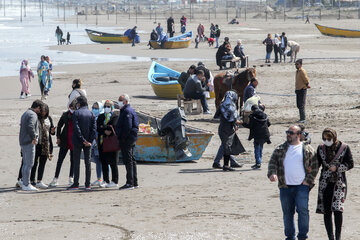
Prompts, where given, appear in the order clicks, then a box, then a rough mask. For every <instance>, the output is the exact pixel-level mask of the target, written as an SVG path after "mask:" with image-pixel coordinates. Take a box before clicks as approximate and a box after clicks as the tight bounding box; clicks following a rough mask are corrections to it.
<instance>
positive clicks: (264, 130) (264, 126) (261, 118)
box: [248, 109, 270, 143]
mask: <svg viewBox="0 0 360 240" xmlns="http://www.w3.org/2000/svg"><path fill="white" fill-rule="evenodd" d="M249 120H250V121H249V128H250V134H249V138H248V140H249V141H250V140H251V139H254V141H255V142H257V143H264V142H267V143H270V132H269V128H268V127H269V126H270V121H269V118H268V116H267V115H266V113H264V112H263V111H261V110H260V109H257V110H255V111H254V112H253V113H252V114H250V116H249Z"/></svg>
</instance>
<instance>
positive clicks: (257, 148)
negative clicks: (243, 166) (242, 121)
mask: <svg viewBox="0 0 360 240" xmlns="http://www.w3.org/2000/svg"><path fill="white" fill-rule="evenodd" d="M263 146H264V143H261V144H260V143H257V142H256V141H255V140H254V153H255V160H256V164H261V159H262V150H263Z"/></svg>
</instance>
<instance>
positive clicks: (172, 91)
mask: <svg viewBox="0 0 360 240" xmlns="http://www.w3.org/2000/svg"><path fill="white" fill-rule="evenodd" d="M179 76H180V73H179V72H177V71H175V70H172V69H170V68H168V67H165V66H163V65H161V64H159V63H157V62H155V61H153V62H152V64H151V66H150V69H149V72H148V79H149V81H150V84H151V87H152V88H153V90H154V92H155V94H156V96H158V97H162V98H177V95H178V94H182V91H181V86H180V84H179V82H178V81H177V79H178V78H179Z"/></svg>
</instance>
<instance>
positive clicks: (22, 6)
mask: <svg viewBox="0 0 360 240" xmlns="http://www.w3.org/2000/svg"><path fill="white" fill-rule="evenodd" d="M20 1H21V7H20V22H22V8H23V1H22V0H20Z"/></svg>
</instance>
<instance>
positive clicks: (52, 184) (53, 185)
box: [49, 177, 59, 187]
mask: <svg viewBox="0 0 360 240" xmlns="http://www.w3.org/2000/svg"><path fill="white" fill-rule="evenodd" d="M57 185H59V183H58V181H57V178H55V177H54V179H53V180H52V182H51V183H50V184H49V186H50V187H56V186H57Z"/></svg>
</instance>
